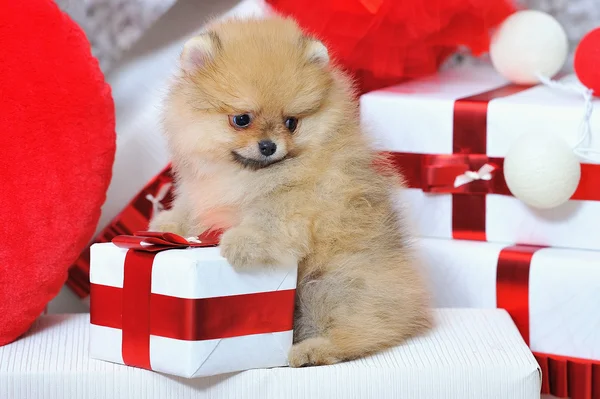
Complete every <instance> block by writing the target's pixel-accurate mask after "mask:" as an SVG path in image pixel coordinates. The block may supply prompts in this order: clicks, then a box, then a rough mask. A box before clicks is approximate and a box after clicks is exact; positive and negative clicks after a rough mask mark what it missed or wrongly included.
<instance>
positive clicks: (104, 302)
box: [90, 232, 295, 369]
mask: <svg viewBox="0 0 600 399" xmlns="http://www.w3.org/2000/svg"><path fill="white" fill-rule="evenodd" d="M219 234H220V232H212V233H209V234H205V235H203V236H200V237H199V241H200V242H190V241H188V240H186V239H184V238H183V237H180V236H177V235H175V234H171V233H152V232H140V233H136V235H134V236H118V237H115V238H114V239H113V242H114V244H115V245H118V246H120V247H123V248H128V249H129V250H128V251H127V255H126V257H125V274H124V280H123V288H122V289H121V288H116V287H110V286H105V285H100V284H92V285H91V295H90V317H91V323H92V324H95V325H99V326H104V327H111V328H116V329H121V330H122V334H123V347H122V355H123V361H124V363H125V364H127V365H129V366H135V367H141V368H145V369H151V364H150V335H155V336H161V337H167V338H174V339H179V340H189V341H198V340H209V339H218V338H230V337H238V336H243V335H251V334H264V333H271V332H281V331H289V330H291V329H292V327H293V313H294V299H295V290H281V291H273V292H260V293H253V294H243V295H232V296H224V297H214V298H202V299H188V298H178V297H170V296H166V295H159V294H154V293H151V285H152V263H153V261H154V257H155V256H156V253H157V252H159V251H163V250H168V249H173V248H185V247H207V246H215V245H218V236H219Z"/></svg>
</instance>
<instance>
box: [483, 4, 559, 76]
mask: <svg viewBox="0 0 600 399" xmlns="http://www.w3.org/2000/svg"><path fill="white" fill-rule="evenodd" d="M568 48H569V45H568V41H567V35H566V33H565V31H564V29H563V28H562V26H561V25H560V24H559V23H558V21H557V20H556V19H554V18H553V17H552V16H550V15H549V14H546V13H544V12H541V11H536V10H525V11H519V12H516V13H514V14H512V15H511V16H509V17H508V18H507V19H506V20H505V21H504V22H503V23H502V24H501V25H500V27H499V28H498V30H497V31H496V32H495V33H494V35H493V37H492V41H491V44H490V58H491V60H492V64H493V65H494V67H495V68H496V71H498V73H500V74H501V75H502V76H504V77H505V78H506V79H508V80H510V81H512V82H513V83H517V84H536V83H538V82H539V80H538V78H537V74H541V75H543V76H546V77H552V76H554V75H555V74H556V73H557V72H559V71H560V69H561V68H562V66H563V65H564V63H565V61H566V60H567V54H568Z"/></svg>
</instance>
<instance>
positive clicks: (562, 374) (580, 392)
mask: <svg viewBox="0 0 600 399" xmlns="http://www.w3.org/2000/svg"><path fill="white" fill-rule="evenodd" d="M534 355H535V358H536V359H537V361H538V363H539V365H540V368H541V369H542V375H543V380H542V393H543V394H550V395H554V396H556V397H558V398H570V399H600V362H597V361H592V360H587V359H577V358H572V357H565V356H557V355H548V354H545V353H534Z"/></svg>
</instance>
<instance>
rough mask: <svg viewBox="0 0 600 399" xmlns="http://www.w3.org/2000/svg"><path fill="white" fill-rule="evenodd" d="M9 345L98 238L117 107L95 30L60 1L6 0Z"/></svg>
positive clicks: (3, 296) (1, 208)
mask: <svg viewBox="0 0 600 399" xmlns="http://www.w3.org/2000/svg"><path fill="white" fill-rule="evenodd" d="M0 10H2V12H0V53H1V54H2V55H1V56H0V176H1V184H2V186H1V187H2V188H1V189H2V193H1V194H0V345H4V344H6V343H8V342H11V341H13V340H15V339H16V338H18V337H19V336H20V335H21V334H23V333H24V332H26V331H27V329H28V328H29V326H30V325H31V323H33V321H34V320H35V319H36V318H37V317H38V316H39V315H40V314H41V313H42V312H43V310H44V307H45V306H46V304H47V303H48V302H49V301H50V300H51V299H52V298H53V297H54V296H55V295H56V294H57V293H58V292H59V290H60V288H61V287H62V285H63V284H64V282H65V280H66V278H67V269H68V267H69V265H71V264H72V263H73V261H74V260H75V259H76V258H77V256H78V255H79V253H80V252H81V251H82V250H83V249H84V248H85V246H86V244H87V243H88V241H89V240H90V239H91V238H92V235H93V233H94V230H95V228H96V224H97V223H98V219H99V217H100V207H101V205H102V203H103V202H104V200H105V195H106V190H107V188H108V184H109V181H110V178H111V172H112V163H113V159H114V154H115V122H114V104H113V102H112V98H111V94H110V88H109V87H108V85H107V84H106V82H105V81H104V77H103V75H102V72H101V71H100V69H99V67H98V62H97V61H96V59H95V58H94V57H92V55H91V52H90V44H89V42H88V41H87V39H86V37H85V34H84V33H83V32H82V30H81V29H80V28H79V27H78V26H77V24H75V23H74V22H73V21H72V20H71V19H70V18H69V17H68V16H67V15H66V14H64V13H63V12H61V11H60V10H59V9H58V7H57V6H56V5H55V4H54V3H53V2H52V1H50V0H26V1H14V0H0Z"/></svg>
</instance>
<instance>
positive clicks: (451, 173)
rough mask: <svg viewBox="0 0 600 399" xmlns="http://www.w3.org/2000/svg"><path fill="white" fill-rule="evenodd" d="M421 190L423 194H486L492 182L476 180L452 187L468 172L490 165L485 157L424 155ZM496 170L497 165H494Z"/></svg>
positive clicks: (477, 155) (475, 155) (472, 155)
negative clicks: (457, 178) (458, 178)
mask: <svg viewBox="0 0 600 399" xmlns="http://www.w3.org/2000/svg"><path fill="white" fill-rule="evenodd" d="M422 163H423V165H422V173H423V177H422V180H421V181H422V185H423V186H422V188H423V191H424V192H434V193H435V192H438V193H452V194H458V193H471V194H487V193H490V192H491V191H492V185H493V184H494V182H493V181H492V180H489V181H484V180H476V181H472V182H470V183H468V184H464V185H461V186H459V187H454V181H455V179H456V177H457V176H460V175H462V174H464V173H465V172H468V171H477V170H478V169H479V168H481V167H482V166H483V165H485V164H488V163H490V159H489V158H488V156H487V155H480V154H450V155H424V156H423V158H422ZM494 166H495V167H496V169H498V166H497V165H494Z"/></svg>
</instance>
